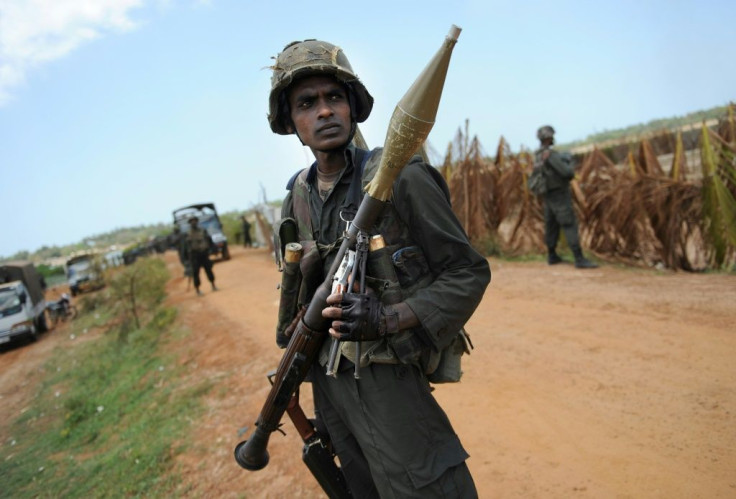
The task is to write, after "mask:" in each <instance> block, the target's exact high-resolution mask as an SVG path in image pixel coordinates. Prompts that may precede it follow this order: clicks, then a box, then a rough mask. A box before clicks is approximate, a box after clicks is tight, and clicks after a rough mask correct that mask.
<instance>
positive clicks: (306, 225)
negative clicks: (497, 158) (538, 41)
mask: <svg viewBox="0 0 736 499" xmlns="http://www.w3.org/2000/svg"><path fill="white" fill-rule="evenodd" d="M272 69H273V76H272V80H271V82H272V88H271V94H270V98H269V116H268V119H269V123H270V126H271V130H272V131H273V132H275V133H278V134H281V135H288V134H295V135H296V136H297V138H299V140H300V141H301V143H302V144H304V145H306V146H308V147H309V148H310V149H311V150H312V153H313V154H314V156H315V158H316V162H315V163H314V164H313V165H312V166H311V167H310V168H308V169H305V170H302V171H301V172H297V174H296V175H294V177H292V179H291V180H290V181H289V183H288V185H287V189H288V191H289V192H288V194H287V196H286V198H285V200H284V203H283V206H282V218H284V219H286V218H294V219H296V222H297V227H298V233H299V237H298V238H299V240H300V242H301V244H302V246H303V247H304V252H305V255H304V257H303V258H302V270H303V274H304V279H303V281H302V282H303V286H305V289H303V290H302V291H303V292H304V296H306V301H307V302H308V301H309V299H310V298H311V296H312V295H313V294H314V291H315V289H316V288H317V287H318V285H319V284H320V283H321V282H322V280H323V279H324V278H325V276H326V275H327V273H328V271H329V268H330V265H331V263H332V261H333V260H334V257H335V253H336V252H337V249H338V248H339V246H340V242H341V237H342V235H343V233H344V231H345V228H346V224H345V220H346V219H350V217H351V216H352V215H354V213H355V209H356V208H357V206H358V205H359V204H360V200H361V196H362V192H363V191H362V188H363V186H364V185H365V183H366V182H367V181H368V180H369V179H370V178H371V177H372V175H373V174H374V173H375V171H376V169H377V166H378V164H379V162H380V156H381V149H375V150H373V151H371V152H369V151H366V150H363V149H359V148H357V147H356V146H355V145H354V144H353V143H352V139H353V137H354V134H355V133H356V126H357V123H359V122H363V121H364V120H365V119H366V118H368V116H369V114H370V112H371V109H372V107H373V98H372V97H371V95H370V94H369V93H368V90H367V89H366V88H365V86H364V85H363V83H362V82H361V81H360V80H359V79H358V77H357V76H356V75H355V73H354V72H353V70H352V68H351V66H350V64H349V62H348V60H347V58H346V56H345V54H344V53H343V51H342V50H341V49H340V48H339V47H336V46H334V45H332V44H330V43H326V42H321V41H316V40H306V41H303V42H294V43H292V44H289V45H287V46H286V47H285V48H284V50H283V51H282V52H281V53H280V54H279V55H278V56H277V58H276V63H275V65H274V66H273V68H272ZM370 230H371V235H373V234H379V233H380V234H381V235H383V237H384V239H385V243H386V245H387V246H388V247H389V248H390V249H391V252H392V254H393V262H394V268H395V270H396V272H397V274H398V281H399V283H400V286H401V295H402V296H403V301H400V302H399V303H395V304H389V303H384V302H382V301H381V300H383V301H387V300H385V299H384V297H385V295H380V293H376V292H373V291H371V292H370V293H368V294H359V293H354V294H345V295H343V294H339V293H338V294H333V295H331V296H330V297H329V298H328V299H327V303H328V304H329V305H330V306H328V307H327V308H325V309H324V310H323V312H322V314H323V316H324V317H326V318H328V319H331V320H332V322H331V328H330V331H329V333H330V335H331V336H332V337H333V338H336V339H338V340H340V341H341V342H355V341H357V340H366V341H363V343H364V344H366V345H371V346H370V347H368V346H366V347H365V350H364V352H365V351H366V350H370V351H371V352H372V353H371V354H370V355H369V354H365V355H363V356H361V358H360V360H358V359H355V358H354V355H353V358H350V357H349V355H348V354H347V352H348V350H347V349H345V348H343V351H344V352H346V353H345V354H344V355H345V356H344V357H342V358H341V360H340V361H339V364H338V367H337V369H336V370H337V373H336V375H335V377H332V376H327V375H326V373H325V365H326V363H327V360H328V351H329V347H330V343H331V342H330V341H325V343H324V345H323V347H322V351H321V352H320V354H319V361H318V362H315V363H314V365H313V366H312V367H311V370H310V373H309V379H310V381H311V382H312V388H313V392H314V401H315V413H317V414H318V416H319V419H320V421H321V423H322V424H324V426H325V427H326V428H327V431H328V433H329V436H330V439H331V441H332V444H333V446H334V449H335V452H336V454H337V456H338V457H339V460H340V464H341V467H342V471H343V474H344V475H345V477H346V480H347V482H348V485H349V487H350V489H351V491H352V494H353V496H354V497H379V496H380V497H402V498H410V497H417V498H419V497H421V498H431V497H477V492H476V489H475V485H474V483H473V479H472V476H471V474H470V471H469V470H468V467H467V465H466V463H465V460H466V459H467V457H468V454H467V452H466V451H465V449H464V448H463V446H462V444H461V443H460V440H459V438H458V436H457V435H456V434H455V432H454V430H453V428H452V426H451V424H450V421H449V419H448V418H447V415H446V414H445V412H444V411H443V410H442V408H441V407H440V405H439V404H438V403H437V401H436V400H435V399H434V397H433V396H432V394H431V391H432V388H431V387H430V382H429V379H428V377H427V374H428V373H429V372H432V369H431V367H430V364H431V361H430V360H428V359H435V360H436V359H437V358H438V357H437V356H438V355H439V352H440V351H442V350H443V349H444V348H445V347H447V346H448V345H449V344H451V343H453V342H454V341H455V340H456V339H457V338H458V337H459V335H458V334H457V333H458V331H460V330H461V328H462V327H463V325H464V324H465V322H466V321H467V320H468V319H469V318H470V316H471V315H472V313H473V311H474V310H475V308H476V307H477V306H478V304H479V303H480V300H481V298H482V296H483V293H484V290H485V289H486V286H487V285H488V283H489V281H490V268H489V266H488V262H487V261H486V259H485V258H484V257H483V256H482V255H480V254H479V253H478V252H476V251H475V250H474V249H473V248H472V247H471V246H470V244H469V242H468V239H467V236H466V234H465V232H464V230H463V228H462V226H461V225H460V223H459V222H458V220H457V219H456V217H455V216H454V214H453V212H452V210H451V208H450V204H449V192H448V189H447V185H446V184H445V183H444V180H442V178H441V176H440V175H439V174H438V173H437V172H436V170H435V169H434V168H433V167H432V166H430V165H427V164H426V163H424V162H423V161H422V160H421V158H420V157H419V156H415V157H414V158H413V159H412V160H411V161H410V162H409V164H408V165H407V166H406V167H405V168H404V169H403V170H402V172H401V174H400V175H399V177H398V179H397V180H396V182H395V184H394V188H393V197H392V200H391V202H390V203H387V204H386V207H385V209H384V211H383V212H382V214H381V216H380V217H379V219H378V221H377V222H376V225H375V226H374V227H372V228H371V229H370ZM315 273H316V274H317V276H316V277H317V279H314V274H315ZM379 296H380V298H379ZM279 343H280V345H281V346H283V345H284V343H283V341H281V342H279ZM346 346H349V345H346ZM352 351H353V352H354V351H355V350H354V349H353V350H352ZM354 362H360V363H361V378H360V379H358V380H356V379H354V377H353V369H354Z"/></svg>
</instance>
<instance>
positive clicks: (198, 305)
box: [0, 248, 736, 498]
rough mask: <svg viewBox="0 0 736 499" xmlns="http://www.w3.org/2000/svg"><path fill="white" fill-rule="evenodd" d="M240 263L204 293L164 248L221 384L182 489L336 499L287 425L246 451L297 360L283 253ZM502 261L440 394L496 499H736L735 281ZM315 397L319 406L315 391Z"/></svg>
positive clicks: (211, 373) (174, 292)
mask: <svg viewBox="0 0 736 499" xmlns="http://www.w3.org/2000/svg"><path fill="white" fill-rule="evenodd" d="M232 256H233V258H232V260H230V261H227V262H223V263H218V264H217V265H215V274H216V276H217V282H218V286H219V287H220V288H221V290H220V291H219V292H216V293H211V292H207V293H206V294H205V296H204V297H201V298H197V297H196V296H195V295H194V293H193V292H192V291H191V290H189V291H187V290H186V281H185V280H184V279H183V278H181V277H179V276H180V275H181V271H180V269H179V268H178V264H177V263H175V256H174V255H173V254H167V255H166V259H167V262H168V264H169V267H170V269H171V270H172V274H173V275H176V276H177V277H176V278H174V279H173V280H172V281H171V283H170V286H169V292H170V298H169V300H170V302H171V303H172V304H174V305H176V306H177V307H179V309H180V311H181V314H180V318H181V320H182V321H183V323H184V324H185V325H186V326H187V327H188V328H190V329H191V331H192V332H191V334H190V335H189V336H188V338H187V342H186V343H182V344H180V345H178V348H179V355H180V359H181V363H182V365H185V366H187V368H188V372H189V373H190V374H191V376H192V377H193V378H194V377H196V378H200V379H201V378H202V377H207V378H209V379H211V380H213V382H214V383H215V384H216V388H215V389H214V390H212V391H211V393H210V395H209V396H208V399H207V411H206V413H205V414H204V416H203V417H202V418H201V419H200V420H199V421H196V422H195V423H194V428H195V429H194V431H193V432H192V435H191V441H192V442H193V446H192V447H191V449H190V450H189V451H188V452H187V454H186V455H184V456H183V457H182V458H181V459H180V460H179V464H180V466H181V468H182V471H184V473H185V475H184V476H185V477H186V480H185V482H184V483H182V485H181V490H182V491H187V493H188V494H189V495H192V496H201V497H233V498H234V497H258V498H261V497H268V498H281V497H306V498H309V497H322V496H323V495H322V494H321V492H320V489H319V488H318V487H317V485H316V483H315V482H314V480H313V479H312V477H311V476H310V475H309V473H308V471H307V469H306V468H305V467H304V465H303V464H302V463H301V456H300V454H301V444H300V442H299V440H298V436H297V435H296V433H295V431H294V430H293V429H292V428H291V427H290V423H289V422H287V423H286V424H285V425H284V429H285V431H286V433H287V435H286V436H285V437H284V436H282V435H280V434H278V433H277V434H274V435H273V436H272V438H271V444H270V445H269V452H270V455H271V461H270V464H269V465H268V466H267V467H266V468H265V469H263V470H261V471H258V472H248V471H245V470H242V469H241V468H239V467H238V466H237V464H236V463H235V461H234V459H233V457H232V451H233V447H234V446H235V444H236V443H237V442H239V441H240V440H241V439H242V437H241V436H240V435H239V432H247V433H246V434H248V433H249V432H250V431H251V430H252V424H253V422H254V421H255V418H256V417H257V415H258V412H259V411H260V409H261V406H262V404H263V402H264V400H265V398H266V395H267V393H268V389H269V385H268V382H267V380H266V378H265V374H266V373H267V372H268V371H269V370H271V369H273V368H275V366H276V364H277V363H278V360H279V359H280V356H281V351H280V350H278V349H277V348H276V347H275V345H274V327H275V318H276V311H277V306H278V292H277V290H276V285H277V283H278V282H279V279H280V275H279V274H278V272H277V271H276V268H275V265H274V264H273V261H272V258H271V256H270V255H269V254H268V253H267V252H266V251H265V250H261V249H256V250H243V249H241V248H233V250H232ZM491 268H492V271H493V281H492V283H491V285H490V286H489V288H488V290H487V292H486V296H485V297H484V300H483V302H482V303H481V305H480V307H479V309H478V311H477V312H476V314H475V315H474V317H473V318H472V320H471V321H470V323H469V324H468V330H469V332H470V334H471V335H472V339H473V342H474V344H475V347H476V348H475V350H474V351H473V353H472V355H471V356H470V357H465V358H464V365H463V367H464V371H465V375H464V377H463V380H462V382H461V383H460V384H457V385H444V386H439V387H438V388H437V390H436V391H435V394H436V395H437V398H438V399H439V400H440V402H441V404H442V405H443V407H444V408H445V410H446V411H447V413H448V414H449V416H450V419H451V420H452V421H453V424H454V426H455V430H456V431H457V433H458V434H459V435H460V438H461V440H462V442H463V444H464V445H465V447H466V449H467V450H468V452H469V453H470V455H471V458H470V459H469V461H468V464H469V466H470V469H471V471H472V473H473V476H474V478H475V481H476V484H477V486H478V491H479V494H480V497H482V498H537V497H538V498H569V497H594V498H628V497H630V498H641V497H647V498H650V497H655V498H660V497H661V498H701V497H702V498H732V497H736V472H735V471H734V470H736V362H735V361H734V359H736V327H735V324H736V307H735V304H736V277H734V276H726V275H705V274H701V275H693V274H684V273H678V274H670V273H667V274H656V273H653V272H650V271H641V270H632V269H624V268H619V267H613V266H603V267H602V268H601V269H596V270H587V271H580V270H576V269H574V268H573V267H572V266H571V265H559V266H555V267H548V266H547V265H544V264H542V263H508V262H499V261H495V260H491ZM203 289H205V290H206V289H207V286H205V287H203ZM51 337H52V336H49V337H48V338H51ZM44 343H47V344H50V342H46V341H41V342H39V343H38V344H37V345H32V348H39V349H40V348H45V349H48V346H46V347H41V345H43V344H44ZM39 351H40V350H39ZM26 352H27V351H26V350H16V351H12V352H8V353H5V354H3V356H2V358H0V362H1V363H2V364H3V371H6V370H13V372H15V373H16V375H17V374H18V373H19V372H20V371H19V370H20V369H22V367H19V363H23V362H25V363H26V368H30V366H31V363H32V362H36V361H35V360H31V357H30V356H29V355H26ZM9 354H10V355H9ZM23 359H25V360H23ZM4 377H5V376H3V378H4ZM16 379H17V378H16ZM0 390H2V394H3V398H2V399H0V400H4V401H7V400H9V399H10V398H12V397H16V398H19V397H20V398H22V395H19V394H18V393H16V392H19V391H22V387H20V388H18V389H16V390H15V391H13V390H12V389H10V388H9V387H8V385H3V387H2V388H1V389H0ZM14 393H16V394H15V395H14ZM302 404H303V406H305V409H308V408H309V407H310V405H311V398H310V397H309V396H308V393H304V394H302ZM3 414H4V412H3Z"/></svg>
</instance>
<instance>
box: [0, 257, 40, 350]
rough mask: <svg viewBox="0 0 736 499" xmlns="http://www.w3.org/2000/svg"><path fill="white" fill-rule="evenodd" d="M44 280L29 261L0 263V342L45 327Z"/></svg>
mask: <svg viewBox="0 0 736 499" xmlns="http://www.w3.org/2000/svg"><path fill="white" fill-rule="evenodd" d="M45 292H46V282H45V281H44V279H43V276H41V274H39V273H38V271H37V270H36V267H34V266H33V264H32V263H30V262H8V263H4V264H3V265H0V344H5V343H10V342H11V341H16V340H19V339H22V338H27V339H30V340H31V341H36V340H37V339H38V335H39V333H42V332H44V331H48V330H49V321H48V314H47V312H46V300H45V298H44V294H45Z"/></svg>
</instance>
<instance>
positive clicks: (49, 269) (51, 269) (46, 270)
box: [36, 263, 65, 279]
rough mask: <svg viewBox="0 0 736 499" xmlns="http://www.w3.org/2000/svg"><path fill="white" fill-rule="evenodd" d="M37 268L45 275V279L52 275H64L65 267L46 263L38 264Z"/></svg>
mask: <svg viewBox="0 0 736 499" xmlns="http://www.w3.org/2000/svg"><path fill="white" fill-rule="evenodd" d="M36 270H37V271H38V273H39V274H41V275H42V276H43V278H44V279H48V278H50V277H57V276H62V277H64V276H65V274H64V267H62V266H60V265H46V264H45V263H42V264H39V265H36Z"/></svg>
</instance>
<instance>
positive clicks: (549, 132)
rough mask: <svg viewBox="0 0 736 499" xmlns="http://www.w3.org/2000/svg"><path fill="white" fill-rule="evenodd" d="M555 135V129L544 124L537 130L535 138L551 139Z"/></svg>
mask: <svg viewBox="0 0 736 499" xmlns="http://www.w3.org/2000/svg"><path fill="white" fill-rule="evenodd" d="M554 137H555V129H554V128H552V127H551V126H549V125H544V126H543V127H540V128H539V130H537V138H538V139H539V140H544V139H553V138H554Z"/></svg>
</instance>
